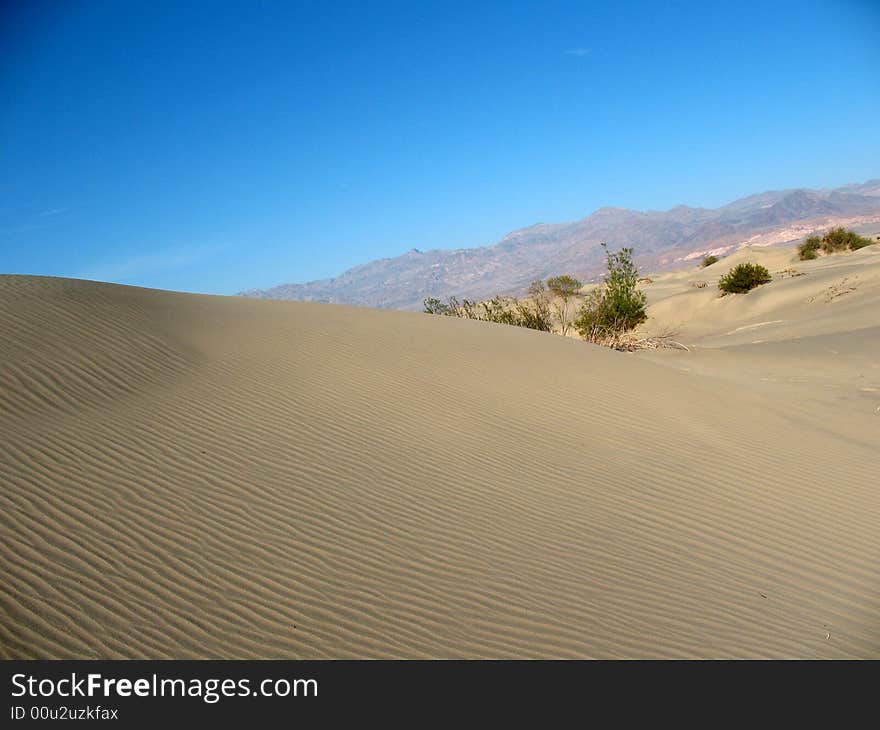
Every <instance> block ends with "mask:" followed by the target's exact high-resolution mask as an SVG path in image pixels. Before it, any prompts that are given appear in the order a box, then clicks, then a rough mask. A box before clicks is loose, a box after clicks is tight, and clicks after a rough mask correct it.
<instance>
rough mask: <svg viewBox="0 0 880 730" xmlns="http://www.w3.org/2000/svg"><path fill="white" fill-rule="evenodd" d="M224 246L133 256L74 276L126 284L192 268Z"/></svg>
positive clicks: (100, 264) (103, 264) (105, 263)
mask: <svg viewBox="0 0 880 730" xmlns="http://www.w3.org/2000/svg"><path fill="white" fill-rule="evenodd" d="M222 248H223V247H222V246H203V247H200V248H193V249H187V250H183V251H164V252H159V253H153V254H148V255H146V256H132V257H131V258H128V259H123V260H121V261H109V262H104V263H99V264H97V265H96V266H93V267H92V268H89V269H86V270H84V271H80V272H79V273H78V274H74V277H73V278H75V279H89V280H92V281H111V282H116V283H118V284H125V283H126V282H129V281H131V280H132V279H137V278H139V277H142V276H146V275H148V274H157V273H160V272H163V271H171V270H173V269H180V268H183V267H185V266H191V265H192V264H195V263H198V262H199V261H202V260H204V259H206V258H208V257H209V256H213V255H214V254H216V253H218V252H219V251H221V250H222Z"/></svg>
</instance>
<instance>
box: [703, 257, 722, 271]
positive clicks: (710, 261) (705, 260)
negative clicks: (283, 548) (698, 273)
mask: <svg viewBox="0 0 880 730" xmlns="http://www.w3.org/2000/svg"><path fill="white" fill-rule="evenodd" d="M720 260H721V259H719V258H718V257H717V256H712V255H711V254H710V255H709V256H705V257H704V258H703V260H702V261H701V262H700V268H701V269H705V268H706V267H707V266H711V265H712V264H717V263H718V262H719V261H720Z"/></svg>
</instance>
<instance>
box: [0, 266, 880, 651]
mask: <svg viewBox="0 0 880 730" xmlns="http://www.w3.org/2000/svg"><path fill="white" fill-rule="evenodd" d="M0 409H2V420H0V500H2V509H0V531H2V547H0V570H2V582H0V655H2V656H3V657H79V658H91V657H155V658H162V657H175V658H183V657H261V658H275V657H290V658H325V657H331V658H346V657H880V559H878V558H880V549H878V546H880V489H878V488H877V476H878V466H880V464H878V460H880V459H878V449H877V442H876V438H875V437H873V435H871V434H867V435H866V434H862V437H861V438H846V437H844V436H842V435H839V434H838V433H837V432H836V431H834V432H829V431H828V430H826V429H822V428H820V427H818V426H815V427H814V425H813V421H810V420H809V419H807V420H805V419H803V418H800V417H795V416H794V415H792V413H791V412H789V410H788V407H787V401H786V400H785V399H784V397H781V399H780V398H776V397H775V396H774V395H773V394H772V393H769V392H764V391H755V390H753V389H750V388H748V387H746V385H744V384H741V383H737V382H731V381H727V380H713V379H706V378H699V377H695V376H694V375H693V374H690V373H682V372H678V371H676V370H675V369H672V368H667V367H662V366H660V365H658V364H656V363H653V362H648V361H646V360H644V359H640V358H638V357H634V356H632V355H629V354H624V353H616V352H612V351H608V350H604V349H600V348H597V347H594V346H591V345H588V344H585V343H582V342H577V341H573V340H570V339H566V338H562V337H555V336H551V335H547V334H541V333H536V332H531V331H526V330H522V329H517V328H513V327H505V326H499V325H491V324H486V323H481V322H473V321H464V320H457V319H452V318H445V317H429V316H427V315H420V314H412V313H402V312H391V311H379V310H370V309H356V308H348V307H339V306H330V305H318V304H305V303H288V302H271V301H254V300H245V299H236V298H228V299H224V298H215V297H205V296H195V295H184V294H173V293H166V292H158V291H150V290H144V289H135V288H127V287H121V286H113V285H106V284H97V283H89V282H82V281H72V280H62V279H46V278H32V277H12V276H8V277H0ZM872 439H873V440H872Z"/></svg>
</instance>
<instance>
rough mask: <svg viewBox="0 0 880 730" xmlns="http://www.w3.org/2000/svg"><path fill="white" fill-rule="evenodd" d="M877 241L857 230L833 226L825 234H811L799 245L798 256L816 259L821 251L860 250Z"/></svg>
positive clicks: (803, 258) (802, 258)
mask: <svg viewBox="0 0 880 730" xmlns="http://www.w3.org/2000/svg"><path fill="white" fill-rule="evenodd" d="M873 243H875V241H872V240H871V239H870V238H865V237H864V236H860V235H859V234H858V233H856V232H855V231H851V230H849V229H847V228H843V227H842V226H840V227H838V228H832V229H831V230H830V231H828V232H827V233H826V234H825V235H824V236H822V237H821V238H819V236H810V237H809V238H808V239H807V240H806V241H804V242H803V243H802V244H801V245H800V246H798V256H799V257H800V259H801V260H802V261H807V260H809V259H814V258H816V257H817V256H818V255H819V251H823V252H824V253H837V252H839V251H858V250H859V249H860V248H864V247H865V246H870V245H871V244H873Z"/></svg>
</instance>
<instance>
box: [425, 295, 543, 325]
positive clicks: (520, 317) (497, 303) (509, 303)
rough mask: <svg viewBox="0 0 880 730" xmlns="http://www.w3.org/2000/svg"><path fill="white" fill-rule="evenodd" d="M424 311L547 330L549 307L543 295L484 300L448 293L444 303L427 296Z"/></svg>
mask: <svg viewBox="0 0 880 730" xmlns="http://www.w3.org/2000/svg"><path fill="white" fill-rule="evenodd" d="M424 312H425V313H426V314H439V315H443V316H447V317H461V318H462V319H475V320H479V321H481V322H495V323H497V324H509V325H514V326H516V327H526V328H528V329H533V330H541V331H542V332H550V331H551V328H552V323H551V317H550V307H549V305H548V304H547V302H546V298H543V299H542V298H539V299H538V300H537V301H533V302H521V301H519V300H518V299H515V298H512V299H503V298H502V297H499V296H496V297H493V298H492V299H489V300H487V301H485V302H473V301H471V300H469V299H462V300H461V301H459V300H458V299H457V298H456V297H449V300H448V302H446V303H444V302H442V301H440V300H439V299H437V298H434V297H429V298H428V299H425V300H424Z"/></svg>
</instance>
